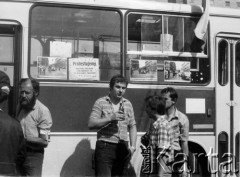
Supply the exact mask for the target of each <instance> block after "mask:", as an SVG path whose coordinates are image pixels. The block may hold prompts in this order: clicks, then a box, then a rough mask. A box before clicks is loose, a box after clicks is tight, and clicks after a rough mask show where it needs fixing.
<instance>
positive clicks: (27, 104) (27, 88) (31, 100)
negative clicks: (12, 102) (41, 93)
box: [20, 81, 36, 108]
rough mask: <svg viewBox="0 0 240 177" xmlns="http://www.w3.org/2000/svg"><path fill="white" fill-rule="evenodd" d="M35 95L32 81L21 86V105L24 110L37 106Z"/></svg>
mask: <svg viewBox="0 0 240 177" xmlns="http://www.w3.org/2000/svg"><path fill="white" fill-rule="evenodd" d="M35 100H36V97H35V93H34V90H33V87H32V83H31V82H30V81H26V82H24V83H22V84H21V87H20V104H21V105H22V106H23V108H32V107H33V106H34V104H35Z"/></svg>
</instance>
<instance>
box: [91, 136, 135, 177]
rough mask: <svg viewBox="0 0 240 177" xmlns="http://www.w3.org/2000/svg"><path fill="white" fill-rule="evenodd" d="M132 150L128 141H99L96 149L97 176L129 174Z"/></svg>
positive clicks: (107, 176)
mask: <svg viewBox="0 0 240 177" xmlns="http://www.w3.org/2000/svg"><path fill="white" fill-rule="evenodd" d="M130 160H131V151H130V150H129V148H128V142H121V143H118V144H117V143H109V142H104V141H97V143H96V150H95V174H96V176H97V177H111V176H127V175H126V174H127V169H128V165H129V163H130Z"/></svg>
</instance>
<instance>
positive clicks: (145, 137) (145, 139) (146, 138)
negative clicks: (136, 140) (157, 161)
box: [141, 132, 150, 147]
mask: <svg viewBox="0 0 240 177" xmlns="http://www.w3.org/2000/svg"><path fill="white" fill-rule="evenodd" d="M149 140H150V134H149V132H146V133H145V134H144V135H143V136H142V137H141V143H142V144H143V145H144V146H145V147H147V146H148V145H149Z"/></svg>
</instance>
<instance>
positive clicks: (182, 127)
mask: <svg viewBox="0 0 240 177" xmlns="http://www.w3.org/2000/svg"><path fill="white" fill-rule="evenodd" d="M161 96H162V97H164V98H165V100H166V103H165V108H166V113H165V118H166V119H167V120H168V122H169V124H170V127H171V128H172V130H173V134H174V135H173V140H172V143H171V148H172V149H173V150H174V162H175V163H173V165H172V176H179V174H181V173H182V172H181V171H179V169H180V168H181V167H182V165H185V169H186V168H187V159H186V157H187V156H188V136H189V120H188V118H187V116H186V115H185V114H183V113H182V112H180V111H179V110H178V109H177V108H176V106H175V104H176V102H177V99H178V94H177V91H176V90H175V89H174V88H172V87H167V88H164V89H163V90H162V91H161ZM183 161H184V163H181V162H183ZM186 175H187V174H186V173H183V174H181V176H186Z"/></svg>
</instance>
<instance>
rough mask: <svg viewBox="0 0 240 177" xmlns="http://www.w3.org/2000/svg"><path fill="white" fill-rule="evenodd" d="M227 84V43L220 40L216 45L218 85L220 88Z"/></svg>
mask: <svg viewBox="0 0 240 177" xmlns="http://www.w3.org/2000/svg"><path fill="white" fill-rule="evenodd" d="M227 82H228V43H227V41H225V40H222V41H220V42H219V44H218V83H219V84H220V85H222V86H224V85H226V84H227Z"/></svg>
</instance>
